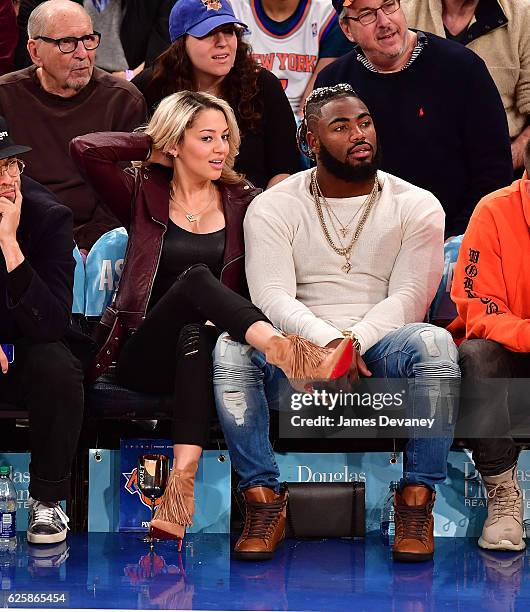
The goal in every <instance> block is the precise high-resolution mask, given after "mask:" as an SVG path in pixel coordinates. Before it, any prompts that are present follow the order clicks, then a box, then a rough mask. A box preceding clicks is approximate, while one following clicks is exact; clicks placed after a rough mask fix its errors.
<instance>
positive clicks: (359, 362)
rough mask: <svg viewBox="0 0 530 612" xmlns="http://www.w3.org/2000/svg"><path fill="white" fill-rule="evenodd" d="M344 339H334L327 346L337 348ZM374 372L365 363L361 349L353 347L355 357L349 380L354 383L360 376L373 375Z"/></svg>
mask: <svg viewBox="0 0 530 612" xmlns="http://www.w3.org/2000/svg"><path fill="white" fill-rule="evenodd" d="M343 340H344V338H337V339H336V340H332V341H331V342H329V343H328V344H326V348H331V349H334V348H337V346H339V344H340V343H341V342H342V341H343ZM371 375H372V373H371V372H370V370H369V369H368V368H367V367H366V364H365V363H364V359H363V358H362V357H361V354H360V353H359V351H357V350H355V349H353V358H352V361H351V365H350V371H349V372H348V381H349V382H351V383H353V382H355V381H357V380H359V377H360V376H371Z"/></svg>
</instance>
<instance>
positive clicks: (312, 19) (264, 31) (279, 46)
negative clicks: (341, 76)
mask: <svg viewBox="0 0 530 612" xmlns="http://www.w3.org/2000/svg"><path fill="white" fill-rule="evenodd" d="M230 3H231V5H232V8H233V9H234V13H235V14H236V17H237V18H238V19H240V20H241V21H242V22H243V23H246V24H247V26H248V29H249V33H248V34H246V35H245V41H246V42H248V43H249V44H250V45H251V46H252V53H253V56H254V59H255V60H256V61H257V62H258V64H261V66H263V67H264V68H267V70H270V71H271V72H273V73H274V74H275V75H276V76H277V77H278V79H279V80H280V82H281V83H282V85H283V88H284V90H285V93H286V94H287V97H288V98H289V102H290V103H291V107H292V109H293V112H295V111H297V110H298V107H299V105H300V100H301V98H302V94H303V93H304V90H305V88H306V85H307V83H308V81H309V79H310V78H311V75H312V74H313V71H314V70H315V67H316V65H317V62H318V59H319V49H320V43H321V41H322V39H323V38H324V37H325V36H326V35H327V34H328V32H329V31H330V29H331V27H332V25H333V24H334V23H335V21H336V13H335V9H334V8H333V5H332V4H331V0H302V1H301V2H300V4H299V5H298V8H297V9H296V12H295V14H294V15H293V17H292V18H291V19H289V20H288V21H289V24H288V25H290V28H289V29H288V30H285V27H284V28H282V29H280V28H276V27H275V26H274V23H275V22H271V20H270V19H269V18H267V15H266V14H265V12H264V10H263V7H262V6H261V2H260V1H259V0H230ZM282 25H283V24H280V26H282Z"/></svg>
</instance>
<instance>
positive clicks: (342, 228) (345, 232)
mask: <svg viewBox="0 0 530 612" xmlns="http://www.w3.org/2000/svg"><path fill="white" fill-rule="evenodd" d="M317 186H318V189H319V196H320V197H321V198H322V199H325V198H324V196H323V195H322V191H321V190H320V185H319V184H318V182H317ZM365 203H366V202H364V204H365ZM362 208H363V207H362V206H360V207H359V210H358V211H357V212H356V213H355V214H354V215H353V217H352V218H351V219H350V220H349V221H348V223H346V225H344V224H343V223H342V221H341V220H340V219H339V218H338V217H337V215H336V214H335V211H334V210H333V206H330V205H329V204H328V203H327V202H326V210H327V211H328V215H329V220H330V221H331V225H333V229H334V230H335V233H336V234H337V237H338V239H339V242H340V243H341V246H344V245H343V244H342V240H341V238H340V235H339V232H340V233H341V234H342V237H343V238H346V236H347V235H348V234H349V233H350V225H351V224H352V223H353V222H354V220H355V218H356V217H357V216H358V214H359V213H360V212H361V210H362ZM333 217H335V219H336V221H337V223H338V224H339V226H340V227H339V228H338V229H337V227H336V226H335V222H334V221H333Z"/></svg>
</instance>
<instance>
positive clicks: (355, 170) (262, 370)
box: [214, 84, 460, 561]
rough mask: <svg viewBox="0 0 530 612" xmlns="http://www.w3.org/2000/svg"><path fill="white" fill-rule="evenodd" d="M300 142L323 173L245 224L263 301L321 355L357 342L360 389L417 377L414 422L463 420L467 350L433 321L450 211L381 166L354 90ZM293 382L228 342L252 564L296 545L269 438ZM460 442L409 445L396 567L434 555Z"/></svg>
mask: <svg viewBox="0 0 530 612" xmlns="http://www.w3.org/2000/svg"><path fill="white" fill-rule="evenodd" d="M300 144H301V148H302V149H303V150H304V151H305V152H306V153H309V154H310V155H311V156H312V157H313V158H314V159H315V160H316V168H315V169H312V170H307V171H304V172H300V173H298V174H295V175H293V176H291V177H289V178H288V179H286V180H285V181H283V182H282V183H281V184H279V185H276V186H275V187H274V188H272V189H270V190H268V191H267V192H265V193H263V194H261V195H259V196H258V197H257V198H255V200H254V201H253V202H252V204H251V205H250V207H249V210H248V212H247V215H246V217H245V244H246V248H247V251H246V273H247V280H248V285H249V289H250V294H251V297H252V300H253V302H254V303H255V304H256V305H258V306H259V307H260V308H261V309H262V310H263V312H264V313H265V314H266V316H267V317H268V318H269V319H270V321H272V323H273V324H274V325H276V326H277V327H278V328H279V329H280V330H281V331H282V332H284V333H296V334H299V335H301V336H303V337H304V338H307V339H308V340H310V341H312V342H314V343H316V344H318V345H320V346H322V347H329V348H332V347H335V346H337V345H338V343H340V342H341V340H342V339H343V337H344V336H345V335H347V336H349V337H351V338H352V340H353V344H354V347H355V349H356V350H355V351H354V355H353V359H352V363H351V367H350V373H349V378H350V380H351V381H355V380H357V379H358V378H359V376H374V377H381V378H386V377H388V378H407V379H412V380H414V385H413V386H414V391H413V394H412V398H411V402H410V404H411V409H412V410H413V411H414V416H416V417H417V416H422V417H423V416H428V415H431V416H432V414H433V412H432V411H434V412H436V413H438V411H443V410H445V409H449V412H452V413H453V414H455V412H456V410H455V408H456V404H455V402H456V398H457V396H458V385H459V378H460V370H459V367H458V363H457V349H456V347H455V345H454V343H453V341H452V339H451V337H450V335H449V334H448V332H446V331H445V330H444V329H441V328H437V327H434V326H432V325H429V324H426V323H423V321H424V318H425V314H426V312H427V309H428V308H429V304H430V303H431V300H432V299H433V297H434V294H435V292H436V289H437V287H438V284H439V282H440V278H441V274H442V268H443V235H444V213H443V210H442V207H441V205H440V203H439V202H438V200H437V199H436V198H435V197H434V196H433V195H432V194H431V193H429V192H428V191H425V190H423V189H420V188H419V187H415V186H414V185H411V184H410V183H407V182H405V181H403V180H401V179H399V178H397V177H395V176H392V175H390V174H387V173H384V172H381V171H380V170H378V162H379V154H378V146H377V135H376V130H375V127H374V123H373V120H372V117H371V115H370V111H369V110H368V108H367V107H366V105H365V104H364V103H363V102H362V101H361V100H360V99H359V98H358V96H357V94H356V93H355V91H354V90H353V89H352V88H351V87H350V86H349V85H345V84H339V85H337V86H334V87H324V88H321V89H317V90H315V91H314V92H313V93H312V94H311V95H310V96H309V97H308V99H307V102H306V105H305V108H304V120H303V123H302V126H301V131H300ZM282 376H283V374H282V373H281V372H280V370H279V369H278V368H275V367H274V366H272V365H271V364H269V363H267V362H266V359H265V357H264V355H263V354H262V353H259V352H258V351H256V350H253V349H251V348H250V347H243V346H241V345H239V344H238V343H237V342H235V341H234V340H232V339H230V338H228V337H227V336H226V334H225V335H223V336H221V337H220V339H219V341H218V343H217V346H216V349H215V354H214V389H215V398H216V404H217V410H218V414H219V418H220V422H221V425H222V428H223V431H224V435H225V439H226V441H227V445H228V448H229V449H230V456H231V460H232V464H233V466H234V468H235V470H236V471H237V472H238V474H239V476H240V483H239V489H240V491H241V492H242V493H243V497H244V501H245V507H246V522H245V528H244V530H243V535H242V536H241V538H240V539H239V541H238V542H237V544H236V548H235V552H236V554H237V556H238V557H240V558H242V559H251V560H255V559H267V558H270V557H271V556H272V554H273V553H274V550H275V549H276V547H277V545H278V544H279V543H280V542H281V541H282V539H283V537H284V531H285V508H286V503H287V494H286V492H285V491H281V490H280V487H279V483H278V477H279V471H278V466H277V464H276V461H275V459H274V453H273V451H272V448H271V445H270V441H269V436H268V422H269V420H268V410H269V405H270V406H271V407H272V406H273V398H272V396H271V393H272V392H273V391H271V390H272V389H274V388H277V383H278V381H279V380H280V379H281V378H282ZM442 380H444V381H445V382H446V383H448V388H449V390H450V392H449V393H442ZM445 414H448V413H447V412H446V413H445ZM446 423H447V424H448V425H450V424H449V423H448V421H446ZM451 434H452V428H451V426H449V427H446V428H445V429H444V430H443V435H441V436H440V437H436V438H430V439H425V438H422V436H421V433H419V432H417V431H415V432H414V435H412V436H411V438H410V439H409V441H408V443H407V446H406V451H405V461H404V474H403V479H402V480H401V484H400V488H399V490H398V492H397V493H396V497H395V510H396V538H395V544H394V558H395V559H396V560H401V561H423V560H427V559H430V558H432V556H433V552H434V539H433V522H434V521H433V515H432V508H433V505H434V499H435V492H434V489H435V486H436V485H437V484H439V483H441V482H443V480H444V479H445V475H446V463H447V453H448V451H449V448H450V446H451V441H452V435H451ZM322 512H323V513H324V514H325V513H326V508H324V507H323V508H322Z"/></svg>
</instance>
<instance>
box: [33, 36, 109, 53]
mask: <svg viewBox="0 0 530 612" xmlns="http://www.w3.org/2000/svg"><path fill="white" fill-rule="evenodd" d="M39 39H40V40H43V41H44V42H47V43H53V44H54V45H57V46H58V47H59V51H60V52H61V53H73V52H74V51H75V50H76V49H77V45H78V44H79V41H81V42H82V43H83V47H84V48H85V49H86V50H87V51H94V49H97V48H98V47H99V43H100V41H101V34H100V33H99V32H92V34H85V36H79V38H78V37H76V36H65V37H64V38H50V37H49V36H35V39H34V40H39Z"/></svg>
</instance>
